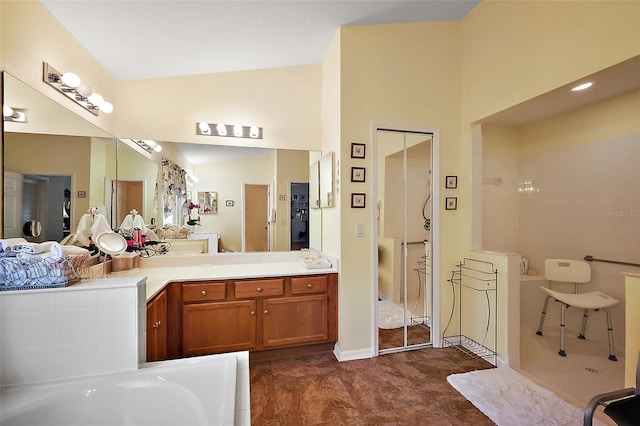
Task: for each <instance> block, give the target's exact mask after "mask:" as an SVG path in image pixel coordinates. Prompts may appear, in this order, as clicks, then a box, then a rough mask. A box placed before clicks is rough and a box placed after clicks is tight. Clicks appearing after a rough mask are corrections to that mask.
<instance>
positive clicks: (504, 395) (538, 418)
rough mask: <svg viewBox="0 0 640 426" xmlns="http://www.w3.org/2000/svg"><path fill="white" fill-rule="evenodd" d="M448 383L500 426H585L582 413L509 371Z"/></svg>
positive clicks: (478, 374)
mask: <svg viewBox="0 0 640 426" xmlns="http://www.w3.org/2000/svg"><path fill="white" fill-rule="evenodd" d="M447 381H448V382H449V383H450V384H451V386H453V387H454V388H456V390H457V391H458V392H460V393H461V394H462V396H464V397H465V398H467V399H468V400H469V401H470V402H471V403H472V404H473V405H475V406H476V407H477V408H478V409H479V410H480V411H482V412H483V413H484V414H485V415H486V416H487V417H489V418H490V419H491V420H492V421H494V422H495V423H496V424H497V425H498V426H513V425H520V426H529V425H531V426H533V425H536V426H538V425H545V426H561V425H562V426H570V425H576V426H580V425H582V415H583V410H582V409H580V408H578V407H575V406H573V405H571V404H569V403H567V402H565V401H564V400H562V399H561V398H560V397H558V396H557V395H556V394H554V393H553V392H551V391H550V390H548V389H545V388H543V387H541V386H538V385H537V384H536V383H534V382H532V381H531V380H529V379H527V378H526V377H524V376H522V375H521V374H518V373H517V372H515V371H514V370H512V369H510V368H492V369H489V370H477V371H472V372H469V373H462V374H452V375H450V376H448V377H447ZM593 424H594V425H603V423H601V422H600V421H598V420H596V419H594V421H593Z"/></svg>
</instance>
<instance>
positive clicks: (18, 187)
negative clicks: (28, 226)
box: [4, 171, 23, 238]
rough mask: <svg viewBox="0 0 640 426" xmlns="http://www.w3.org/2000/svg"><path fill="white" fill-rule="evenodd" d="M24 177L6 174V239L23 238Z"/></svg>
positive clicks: (17, 174) (12, 173)
mask: <svg viewBox="0 0 640 426" xmlns="http://www.w3.org/2000/svg"><path fill="white" fill-rule="evenodd" d="M22 179H23V177H22V175H21V174H20V173H14V172H7V171H5V172H4V238H19V237H22V236H23V235H22V225H23V224H22Z"/></svg>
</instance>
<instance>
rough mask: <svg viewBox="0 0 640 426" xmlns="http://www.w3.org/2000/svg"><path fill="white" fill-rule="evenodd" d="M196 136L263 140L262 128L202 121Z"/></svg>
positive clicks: (197, 128) (198, 124)
mask: <svg viewBox="0 0 640 426" xmlns="http://www.w3.org/2000/svg"><path fill="white" fill-rule="evenodd" d="M196 135H204V136H227V137H234V138H252V139H262V127H258V126H242V125H240V124H236V125H230V124H224V123H218V124H211V123H206V122H204V121H201V122H199V123H197V125H196Z"/></svg>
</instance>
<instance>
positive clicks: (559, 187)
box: [483, 134, 640, 353]
mask: <svg viewBox="0 0 640 426" xmlns="http://www.w3.org/2000/svg"><path fill="white" fill-rule="evenodd" d="M639 164H640V135H639V134H634V135H628V136H623V137H617V138H612V139H608V140H602V141H599V142H595V143H590V144H583V145H577V146H570V147H563V148H559V149H555V150H548V151H546V152H541V153H537V154H532V155H528V156H525V157H519V158H498V157H485V159H484V176H485V178H491V177H498V176H499V177H502V179H503V183H502V184H501V185H499V186H495V185H490V184H485V185H484V186H483V197H484V198H483V215H484V216H483V217H484V227H483V232H484V234H483V243H484V247H485V248H487V249H489V248H490V249H494V250H501V251H512V252H518V253H522V254H524V255H525V256H526V257H527V258H528V259H529V265H530V268H531V269H535V270H537V271H538V272H539V274H540V275H542V274H543V273H544V259H546V258H554V257H561V258H571V259H582V258H584V256H585V255H593V256H594V257H596V258H602V259H611V260H618V261H627V262H637V261H638V259H640V167H639V166H638V165H639ZM515 170H517V173H515ZM524 182H531V184H528V185H529V186H531V187H533V191H532V192H518V187H520V188H522V187H523V184H524ZM591 267H592V282H591V284H588V285H587V287H586V290H596V289H597V290H601V291H603V292H605V293H608V294H610V295H611V296H613V297H615V298H617V299H618V300H620V301H621V302H623V301H624V279H623V275H622V272H624V271H629V270H634V269H633V268H631V267H628V266H620V265H613V264H607V263H600V262H593V263H592V264H591ZM635 270H636V271H637V270H638V268H636V269H635ZM541 284H544V282H541V281H532V282H523V283H522V284H521V301H522V302H521V322H522V324H523V325H525V326H527V327H529V328H532V329H534V330H535V329H536V328H537V323H538V320H539V315H540V309H541V306H542V303H543V301H544V296H543V294H542V292H541V291H540V289H539V286H540V285H541ZM611 312H612V315H613V317H614V331H615V340H616V346H617V348H618V352H619V353H622V351H623V345H624V304H623V303H620V304H618V305H617V306H615V307H613V308H612V309H611ZM581 315H582V313H581V312H578V310H576V309H569V310H568V319H567V324H568V327H569V328H568V331H569V330H572V329H573V328H575V329H576V330H578V328H579V324H580V319H581ZM602 315H603V313H595V314H592V320H591V322H590V326H589V328H588V329H587V332H588V333H589V337H590V338H591V339H594V340H596V339H597V340H599V341H602V342H606V338H607V337H606V327H605V325H604V324H605V323H604V319H603V318H602ZM558 317H559V309H555V308H554V307H553V306H552V307H551V309H549V312H548V316H547V323H546V324H549V325H550V326H554V327H557V324H558V323H559V318H558ZM605 344H606V343H605Z"/></svg>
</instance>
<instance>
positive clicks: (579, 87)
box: [571, 81, 593, 92]
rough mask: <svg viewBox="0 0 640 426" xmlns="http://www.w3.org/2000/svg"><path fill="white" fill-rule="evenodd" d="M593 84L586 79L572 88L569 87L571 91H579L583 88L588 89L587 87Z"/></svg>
mask: <svg viewBox="0 0 640 426" xmlns="http://www.w3.org/2000/svg"><path fill="white" fill-rule="evenodd" d="M591 86H593V83H592V82H590V81H587V82H586V83H582V84H580V85H578V86H576V87H574V88H573V89H571V91H572V92H579V91H581V90H585V89H588V88H589V87H591Z"/></svg>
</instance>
